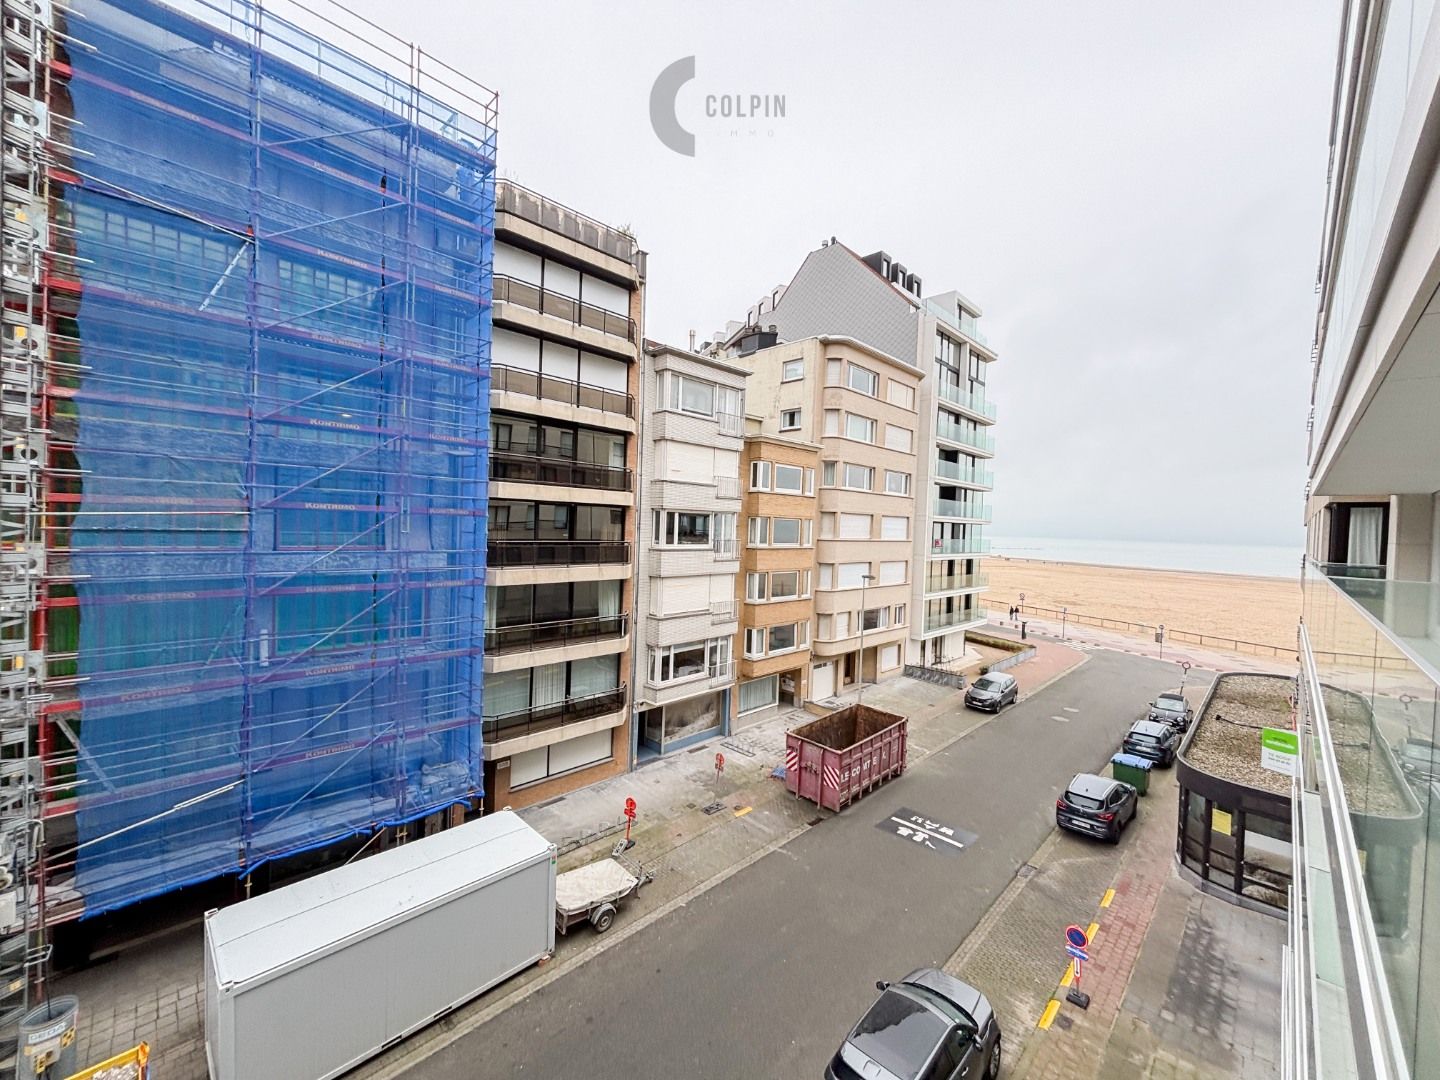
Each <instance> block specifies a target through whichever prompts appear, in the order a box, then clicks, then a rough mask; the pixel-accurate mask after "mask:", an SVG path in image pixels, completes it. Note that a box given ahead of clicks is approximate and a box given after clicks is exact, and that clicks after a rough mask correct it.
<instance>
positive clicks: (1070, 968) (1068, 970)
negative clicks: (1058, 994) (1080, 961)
mask: <svg viewBox="0 0 1440 1080" xmlns="http://www.w3.org/2000/svg"><path fill="white" fill-rule="evenodd" d="M1074 981H1075V961H1074V960H1071V961H1070V963H1068V964H1066V965H1065V974H1064V975H1062V976H1061V977H1060V985H1061V986H1069V985H1070V984H1071V983H1072V982H1074Z"/></svg>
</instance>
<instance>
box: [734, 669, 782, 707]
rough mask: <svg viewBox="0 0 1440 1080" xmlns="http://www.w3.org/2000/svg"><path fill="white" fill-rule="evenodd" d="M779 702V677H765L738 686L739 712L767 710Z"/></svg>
mask: <svg viewBox="0 0 1440 1080" xmlns="http://www.w3.org/2000/svg"><path fill="white" fill-rule="evenodd" d="M779 700H780V676H779V675H766V676H765V677H764V678H763V679H751V680H750V681H749V682H742V683H741V684H740V712H741V713H750V712H754V711H755V710H757V709H765V708H769V707H770V706H771V705H774V704H775V703H776V702H778V701H779Z"/></svg>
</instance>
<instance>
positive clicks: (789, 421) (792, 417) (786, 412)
mask: <svg viewBox="0 0 1440 1080" xmlns="http://www.w3.org/2000/svg"><path fill="white" fill-rule="evenodd" d="M780 430H781V431H799V430H800V410H799V409H782V410H781V411H780Z"/></svg>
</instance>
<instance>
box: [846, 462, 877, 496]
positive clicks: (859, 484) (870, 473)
mask: <svg viewBox="0 0 1440 1080" xmlns="http://www.w3.org/2000/svg"><path fill="white" fill-rule="evenodd" d="M845 486H846V487H847V488H853V489H854V490H856V491H869V490H870V489H871V488H873V487H874V486H875V470H874V469H869V468H866V467H865V466H864V465H849V464H847V465H846V466H845Z"/></svg>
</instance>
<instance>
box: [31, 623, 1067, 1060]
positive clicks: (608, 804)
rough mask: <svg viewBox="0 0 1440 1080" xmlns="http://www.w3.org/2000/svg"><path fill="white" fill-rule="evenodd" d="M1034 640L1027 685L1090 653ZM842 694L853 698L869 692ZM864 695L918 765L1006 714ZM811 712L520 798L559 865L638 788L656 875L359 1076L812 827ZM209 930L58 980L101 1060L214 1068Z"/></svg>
mask: <svg viewBox="0 0 1440 1080" xmlns="http://www.w3.org/2000/svg"><path fill="white" fill-rule="evenodd" d="M1034 644H1035V645H1036V656H1035V657H1034V658H1033V659H1031V660H1029V661H1027V662H1025V663H1023V664H1020V665H1018V666H1016V667H1015V668H1013V669H1012V670H1011V674H1013V675H1014V676H1015V678H1016V680H1017V681H1018V682H1019V683H1020V691H1021V695H1022V696H1028V695H1029V694H1032V693H1034V692H1035V691H1037V690H1038V689H1040V688H1041V687H1042V686H1045V685H1047V684H1048V683H1050V682H1052V681H1054V680H1055V679H1057V678H1059V677H1061V676H1062V675H1064V674H1065V673H1066V672H1068V671H1070V670H1073V669H1074V668H1075V667H1077V666H1079V665H1080V664H1082V663H1084V662H1085V660H1086V659H1087V658H1086V656H1085V655H1084V654H1083V653H1081V652H1077V651H1075V650H1073V649H1069V648H1065V647H1064V646H1062V645H1059V644H1056V643H1052V642H1047V641H1043V640H1042V641H1037V642H1035V643H1034ZM836 696H837V698H838V700H840V701H842V702H844V703H847V704H848V703H850V702H852V701H854V700H855V697H856V694H855V693H854V692H853V691H852V692H850V693H848V694H841V695H836ZM864 700H865V702H866V703H867V704H870V705H874V706H876V707H878V708H882V709H889V710H891V711H894V712H899V713H902V714H904V715H906V716H908V717H909V718H910V733H909V764H910V766H911V767H913V766H915V765H917V764H918V763H919V762H920V761H922V760H924V758H926V757H928V756H929V755H930V754H932V753H935V752H937V751H939V750H943V749H944V748H946V747H947V746H949V745H951V744H952V743H954V742H955V741H956V740H957V739H960V738H962V737H963V736H964V735H966V734H968V733H969V732H971V731H974V730H975V729H976V728H978V727H980V726H981V725H983V724H985V723H988V722H989V721H990V720H991V719H993V717H991V716H989V715H987V714H982V713H977V712H973V711H971V710H968V709H966V708H965V707H964V704H963V691H959V690H955V689H952V688H950V687H946V686H938V685H935V684H932V683H927V682H921V681H918V680H914V679H907V678H898V679H892V680H890V681H889V682H885V683H881V684H879V685H878V686H868V687H866V688H865V690H864ZM810 719H813V717H812V716H811V715H810V714H808V713H805V712H803V711H801V710H795V709H792V710H786V711H784V712H782V713H781V714H779V715H776V716H773V717H771V718H769V719H767V720H765V721H763V722H761V723H759V724H756V725H753V726H751V727H748V728H745V729H743V730H742V731H740V732H737V733H736V734H734V735H731V736H729V737H727V738H723V739H721V738H716V739H714V740H711V741H710V742H707V743H704V744H701V745H700V746H698V747H694V748H691V749H690V750H687V751H682V752H679V753H676V754H674V755H672V756H670V757H666V758H661V759H659V760H656V761H653V762H651V763H649V764H646V765H644V766H642V767H640V768H639V769H637V770H636V771H634V772H631V773H624V774H622V775H620V776H616V777H613V778H612V779H610V780H606V781H603V782H601V783H599V784H595V785H592V786H590V787H587V788H582V789H581V790H579V791H575V792H572V793H570V794H568V795H564V796H561V797H560V798H557V799H554V800H552V801H550V802H547V803H541V804H539V805H536V806H532V807H527V808H526V809H524V810H521V811H519V813H520V816H521V817H522V818H524V819H525V820H526V821H527V822H529V824H531V825H532V826H534V827H535V828H536V829H537V830H538V831H539V832H540V833H541V834H542V835H544V836H545V837H546V838H547V839H549V840H551V841H552V842H553V843H555V844H556V845H557V846H558V847H559V849H560V851H561V857H560V862H559V868H560V870H562V871H564V870H568V869H571V868H572V867H575V866H579V865H582V864H584V863H587V862H590V861H592V860H595V859H600V858H604V857H606V856H608V855H609V853H610V851H611V849H612V847H613V846H614V844H615V843H616V841H617V840H619V839H620V838H621V836H622V835H623V833H624V828H625V819H624V816H623V812H622V811H623V807H624V804H625V799H626V798H627V797H630V798H633V799H634V800H635V802H636V805H637V809H638V817H637V819H636V822H635V825H634V827H633V829H632V833H631V837H632V839H634V840H635V846H634V848H632V849H631V850H630V852H629V855H628V857H629V858H632V859H635V860H637V861H639V862H640V863H642V864H643V865H644V866H645V867H646V868H647V869H650V870H653V871H654V872H655V875H656V877H655V880H654V882H652V883H651V884H649V885H647V886H645V888H644V889H643V890H641V892H640V893H639V894H638V895H637V896H636V897H635V898H634V900H632V901H631V902H630V903H628V904H627V906H626V907H625V909H624V910H623V911H622V912H621V913H620V918H619V920H618V921H617V923H616V925H615V927H614V929H612V930H611V931H610V932H609V933H607V934H605V935H604V936H599V935H596V934H594V933H591V932H588V930H587V931H584V932H581V933H576V934H572V935H569V936H566V937H559V938H557V939H556V948H555V955H554V957H553V958H552V959H551V960H550V961H549V962H548V963H546V964H542V965H540V966H538V967H534V968H531V969H529V970H528V971H525V972H523V973H521V974H520V975H517V976H515V977H514V978H512V979H509V980H507V981H506V982H505V983H503V984H502V985H501V986H498V987H496V988H495V989H493V990H491V991H489V992H488V993H486V994H483V995H481V996H480V997H479V998H477V999H475V1000H474V1001H472V1002H470V1003H469V1004H468V1005H466V1006H464V1007H462V1008H460V1009H458V1010H456V1011H455V1012H454V1013H452V1014H450V1015H449V1016H447V1017H445V1018H443V1019H442V1020H440V1021H438V1022H437V1023H435V1024H433V1025H431V1026H430V1027H429V1028H426V1029H425V1030H423V1031H420V1032H418V1033H416V1034H415V1035H413V1036H412V1037H411V1038H409V1039H407V1040H405V1041H404V1042H403V1043H401V1044H400V1045H398V1046H396V1047H394V1048H393V1049H391V1050H389V1051H387V1052H386V1053H385V1054H382V1055H381V1056H379V1057H377V1058H375V1059H373V1060H372V1061H370V1062H369V1063H367V1064H365V1065H362V1066H361V1067H360V1068H359V1069H357V1070H356V1071H355V1072H354V1073H352V1074H351V1076H352V1077H354V1078H356V1080H361V1078H363V1080H378V1078H381V1077H392V1076H398V1075H399V1074H400V1073H401V1072H403V1071H405V1070H406V1069H408V1068H411V1067H413V1066H414V1065H415V1063H416V1062H417V1061H419V1060H421V1059H423V1058H424V1057H426V1056H428V1054H429V1053H431V1052H433V1051H434V1050H435V1049H437V1048H438V1047H439V1046H440V1045H442V1044H443V1043H445V1042H446V1041H448V1040H449V1038H451V1037H452V1036H453V1035H454V1034H455V1033H457V1032H460V1031H464V1030H469V1029H470V1028H473V1027H475V1026H478V1025H479V1024H480V1023H483V1022H484V1021H485V1020H486V1019H488V1018H489V1016H491V1015H493V1014H494V1013H495V1012H498V1011H499V1010H501V1009H503V1008H506V1007H508V1006H509V1005H511V1004H514V1003H515V1002H517V1001H518V1000H520V999H522V998H523V997H524V996H526V995H527V994H529V993H533V992H534V991H535V990H536V989H538V988H539V987H540V986H541V985H544V983H545V982H548V981H549V980H551V979H553V978H558V977H560V976H562V975H563V974H564V973H565V972H566V971H568V970H570V969H572V968H574V967H575V966H577V965H579V964H581V963H584V962H585V961H586V960H588V959H589V958H590V957H591V956H594V955H595V954H597V953H598V952H600V951H603V950H604V949H608V948H612V947H614V946H616V945H618V944H620V943H621V942H623V941H624V940H625V939H626V938H628V937H630V936H631V935H632V934H634V933H637V932H638V931H640V930H642V929H643V928H644V927H645V926H646V925H648V924H649V923H651V922H653V921H655V920H656V919H658V918H661V917H662V916H664V915H665V914H667V913H668V912H669V911H671V910H673V909H675V908H676V907H679V906H680V905H682V904H684V903H686V902H687V901H688V900H689V899H691V898H693V897H694V896H696V895H698V894H699V893H700V892H703V891H704V890H705V889H707V888H710V887H711V886H713V885H716V884H718V883H719V882H721V881H723V880H724V879H725V878H727V877H729V876H730V875H732V874H734V873H736V872H738V871H739V870H741V869H743V868H744V867H745V866H748V865H749V864H750V863H751V862H754V861H755V860H757V859H759V858H760V857H761V856H762V855H764V854H765V853H766V852H768V851H771V850H773V849H774V848H776V847H778V846H780V845H782V844H784V843H785V842H786V841H788V840H789V839H791V838H792V837H794V836H797V835H799V833H801V832H803V831H804V830H805V829H807V828H809V827H810V825H811V824H813V823H814V822H815V821H816V820H817V819H819V818H820V817H821V816H822V815H825V814H826V813H827V812H825V811H821V810H818V809H817V808H816V807H815V806H814V805H813V804H811V803H808V802H802V801H800V800H799V799H796V798H795V797H794V796H791V795H789V794H787V793H786V791H785V785H784V784H783V783H782V782H781V781H779V780H776V779H772V778H771V772H772V770H774V768H775V767H776V766H777V765H779V764H781V763H782V762H783V761H784V759H785V753H784V750H785V731H786V729H787V728H790V727H794V726H795V725H796V724H798V723H803V722H805V721H807V720H810ZM717 752H719V753H723V754H724V755H725V770H724V772H723V774H721V776H720V777H719V778H718V780H717V778H716V775H715V754H716V753H717ZM202 943H203V931H202V928H201V927H200V926H199V925H198V924H194V925H190V926H187V927H183V928H179V929H176V930H175V931H173V932H172V933H169V934H167V935H166V936H164V937H163V938H160V939H158V940H156V941H153V942H150V943H147V944H146V945H144V946H143V947H140V948H136V949H133V950H130V951H127V952H125V953H122V954H121V955H120V956H118V957H116V958H115V959H113V960H111V961H109V962H105V963H100V964H96V965H95V966H93V967H90V968H87V969H86V970H84V971H80V972H76V973H74V974H71V975H67V976H64V977H62V978H59V979H57V980H55V982H54V984H53V985H52V988H51V990H52V993H57V994H58V993H67V994H76V995H77V996H79V998H80V1016H79V1028H78V1032H77V1047H78V1051H79V1060H80V1062H81V1063H82V1064H93V1063H94V1062H97V1061H101V1060H103V1059H105V1058H107V1057H109V1056H111V1055H113V1054H117V1053H120V1052H121V1051H123V1050H126V1049H129V1048H130V1047H133V1046H135V1045H136V1044H137V1043H139V1042H140V1041H141V1040H145V1041H147V1042H149V1043H150V1046H151V1052H152V1058H151V1062H152V1068H153V1071H154V1075H156V1076H157V1077H164V1078H165V1080H200V1078H203V1077H204V1076H205V1075H206V1068H205V1051H204V1045H203V1041H202V1029H201V1022H202V1021H201V1010H202V1008H203V993H204V992H203V988H202V985H201V979H202V956H201V948H202Z"/></svg>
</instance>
